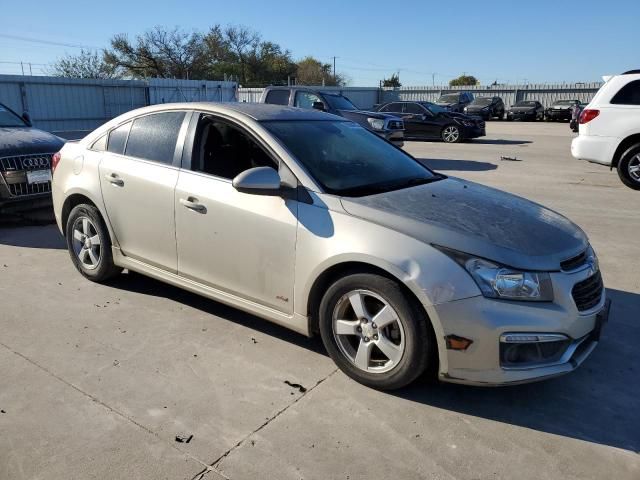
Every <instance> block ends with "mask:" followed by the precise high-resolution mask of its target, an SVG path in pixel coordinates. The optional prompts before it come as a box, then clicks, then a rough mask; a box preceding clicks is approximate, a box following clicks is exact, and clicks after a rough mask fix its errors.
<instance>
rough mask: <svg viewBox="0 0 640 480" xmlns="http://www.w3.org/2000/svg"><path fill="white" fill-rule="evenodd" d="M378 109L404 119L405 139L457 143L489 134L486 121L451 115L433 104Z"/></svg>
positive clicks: (399, 104) (398, 104)
mask: <svg viewBox="0 0 640 480" xmlns="http://www.w3.org/2000/svg"><path fill="white" fill-rule="evenodd" d="M377 110H378V111H379V112H384V113H391V114H393V115H396V116H398V117H400V118H402V120H403V121H404V137H405V139H409V138H411V139H419V140H433V139H442V140H443V141H444V142H446V143H457V142H461V141H463V140H467V139H471V138H477V137H484V136H485V135H486V131H485V123H484V120H483V119H482V118H480V117H472V116H470V115H465V114H463V113H455V112H450V111H448V110H445V109H444V108H443V107H441V106H439V105H436V104H435V103H431V102H390V103H384V104H382V105H378V106H377Z"/></svg>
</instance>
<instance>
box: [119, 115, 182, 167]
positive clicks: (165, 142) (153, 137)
mask: <svg viewBox="0 0 640 480" xmlns="http://www.w3.org/2000/svg"><path fill="white" fill-rule="evenodd" d="M183 119H184V112H163V113H154V114H152V115H146V116H144V117H140V118H136V119H135V120H134V121H133V126H132V127H131V133H129V140H128V141H127V149H126V151H125V153H126V154H127V155H130V156H132V157H137V158H144V159H145V160H153V161H155V162H160V163H166V164H168V165H171V164H172V163H173V154H174V152H175V150H176V143H177V141H178V134H179V133H180V127H181V126H182V120H183Z"/></svg>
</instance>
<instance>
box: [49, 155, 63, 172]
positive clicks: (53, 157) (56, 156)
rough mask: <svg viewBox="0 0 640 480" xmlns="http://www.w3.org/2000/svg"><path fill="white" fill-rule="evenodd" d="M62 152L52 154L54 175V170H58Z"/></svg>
mask: <svg viewBox="0 0 640 480" xmlns="http://www.w3.org/2000/svg"><path fill="white" fill-rule="evenodd" d="M60 158H61V155H60V152H57V153H54V154H53V155H51V174H52V175H53V172H55V171H56V167H57V166H58V163H60Z"/></svg>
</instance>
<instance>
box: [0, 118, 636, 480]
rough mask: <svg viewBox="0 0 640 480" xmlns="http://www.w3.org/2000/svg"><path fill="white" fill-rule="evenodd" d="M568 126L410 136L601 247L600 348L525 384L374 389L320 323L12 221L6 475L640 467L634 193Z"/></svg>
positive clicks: (6, 290)
mask: <svg viewBox="0 0 640 480" xmlns="http://www.w3.org/2000/svg"><path fill="white" fill-rule="evenodd" d="M572 135H573V134H572V133H571V132H570V130H569V127H568V126H567V124H566V123H535V124H533V123H520V122H513V123H512V122H488V123H487V136H486V137H484V138H481V139H478V140H474V141H471V142H467V143H461V144H444V143H435V142H407V144H406V145H405V149H406V150H407V151H409V152H410V153H412V154H413V155H414V156H416V157H417V158H420V159H422V160H423V161H424V162H425V163H426V164H427V165H429V166H430V167H432V168H433V169H435V170H438V171H441V172H443V173H445V174H447V175H452V176H459V177H463V178H465V179H468V180H472V181H477V182H480V183H483V184H486V185H489V186H492V187H496V188H499V189H502V190H506V191H508V192H511V193H514V194H517V195H521V196H524V197H526V198H529V199H531V200H534V201H537V202H539V203H542V204H544V205H546V206H549V207H551V208H553V209H554V210H556V211H558V212H560V213H562V214H564V215H566V216H568V217H569V218H571V219H572V220H573V221H574V222H576V223H577V224H578V225H580V226H581V227H582V228H583V229H584V230H585V232H586V233H587V235H588V236H589V237H590V239H591V242H592V244H593V246H594V247H595V249H596V251H597V252H598V255H599V258H600V266H601V269H602V271H603V276H604V279H605V284H606V286H607V288H608V294H609V297H610V298H611V299H612V301H613V307H612V311H611V316H610V323H609V324H608V325H607V327H606V329H605V331H604V333H603V337H602V342H601V344H600V345H599V346H598V348H597V349H596V350H595V352H594V353H593V354H592V356H591V357H590V358H589V359H588V360H587V361H586V362H585V364H584V365H583V366H582V367H581V368H580V369H579V370H577V371H576V372H574V373H572V374H570V375H568V376H564V377H560V378H557V379H553V380H549V381H546V382H542V383H536V384H530V385H523V386H516V387H509V388H494V389H482V388H472V387H465V386H458V385H447V384H434V383H428V382H425V381H423V382H419V383H417V384H415V385H413V386H411V387H410V388H406V389H403V390H400V391H396V392H393V393H384V392H378V391H375V390H371V389H368V388H366V387H364V386H361V385H359V384H357V383H355V382H353V381H351V380H349V379H348V378H347V377H346V376H345V375H344V374H342V373H341V372H339V371H337V369H336V367H335V365H334V363H333V362H332V361H331V359H329V357H328V356H327V355H326V354H325V352H324V349H323V346H322V343H321V341H320V340H319V338H313V339H308V338H306V337H303V336H301V335H298V334H296V333H292V332H290V331H288V330H285V329H284V328H280V327H278V326H275V325H272V324H269V323H266V322H264V321H262V320H260V319H258V318H255V317H253V316H251V315H248V314H245V313H242V312H239V311H236V310H233V309H231V308H228V307H225V306H222V305H220V304H217V303H215V302H212V301H209V300H206V299H203V298H200V297H198V296H196V295H193V294H190V293H187V292H185V291H181V290H178V289H176V288H173V287H170V286H167V285H164V284H162V283H159V282H157V281H154V280H151V279H148V278H145V277H142V276H140V275H135V274H123V275H121V277H120V278H118V279H117V280H116V281H114V282H112V283H110V284H109V285H98V284H94V283H91V282H89V281H87V280H85V279H83V278H82V277H81V276H80V275H79V274H78V273H77V272H76V270H75V269H74V267H73V265H72V264H71V262H70V260H69V257H68V253H67V252H66V250H65V243H64V240H63V238H62V237H61V236H60V234H59V233H58V231H57V229H56V227H55V226H53V225H45V226H25V225H11V226H5V227H0V273H1V274H2V278H3V281H2V282H1V283H0V332H1V333H0V479H12V480H13V479H23V478H25V479H26V478H43V479H44V478H66V479H75V478H82V479H87V478H96V479H123V478H131V479H135V478H155V479H161V478H167V479H195V478H205V479H218V478H231V479H249V478H277V479H301V478H303V479H334V478H336V479H360V478H363V479H364V478H367V479H378V478H380V479H383V478H389V479H392V478H428V479H432V478H433V479H448V478H464V479H485V478H519V479H536V480H538V479H547V478H548V479H559V478H563V479H602V478H612V479H614V478H615V479H616V480H619V479H636V480H637V479H638V478H640V433H639V432H640V419H639V418H638V408H639V407H640V401H639V398H640V382H639V381H638V378H639V376H640V350H639V348H638V343H639V342H640V323H639V320H640V315H639V312H640V271H639V270H638V259H639V258H640V242H639V241H638V232H640V210H639V209H638V208H637V205H638V193H637V192H635V191H633V190H631V189H629V188H626V187H625V186H624V185H622V183H621V182H620V181H619V179H618V177H617V175H616V174H615V172H610V171H609V170H608V169H607V168H605V167H601V166H597V165H591V164H588V163H584V162H579V161H576V160H574V159H573V158H572V157H571V154H570V151H569V144H570V140H571V136H572ZM502 157H505V158H504V159H501V158H502ZM285 382H289V383H285ZM290 384H293V385H294V386H292V385H290ZM296 384H299V385H300V386H301V387H302V388H300V387H297V386H295V385H296ZM176 436H183V437H184V438H183V437H181V438H182V439H183V440H184V441H182V442H179V441H177V439H176ZM190 436H192V437H191V439H190V440H189V441H188V442H187V441H186V439H189V437H190Z"/></svg>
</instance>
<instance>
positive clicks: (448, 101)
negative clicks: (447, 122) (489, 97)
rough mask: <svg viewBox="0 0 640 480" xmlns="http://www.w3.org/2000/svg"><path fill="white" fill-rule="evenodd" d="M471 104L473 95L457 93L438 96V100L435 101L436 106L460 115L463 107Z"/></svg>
mask: <svg viewBox="0 0 640 480" xmlns="http://www.w3.org/2000/svg"><path fill="white" fill-rule="evenodd" d="M471 102H473V93H470V92H457V93H447V94H445V95H440V98H438V100H436V105H439V106H440V107H442V108H444V109H446V110H449V111H451V112H458V113H462V112H463V110H464V107H466V106H467V105H469V104H470V103H471Z"/></svg>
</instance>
